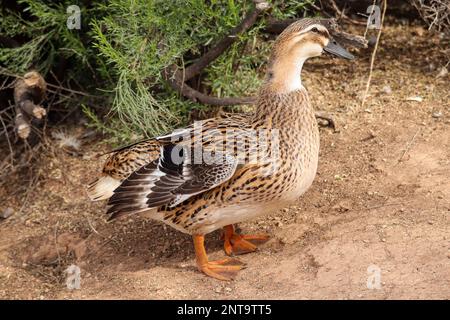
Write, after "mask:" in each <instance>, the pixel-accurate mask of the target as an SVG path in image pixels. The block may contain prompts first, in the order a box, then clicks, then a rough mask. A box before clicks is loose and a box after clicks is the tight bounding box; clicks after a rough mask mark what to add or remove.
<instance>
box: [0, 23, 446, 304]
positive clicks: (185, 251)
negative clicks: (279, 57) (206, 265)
mask: <svg viewBox="0 0 450 320" xmlns="http://www.w3.org/2000/svg"><path fill="white" fill-rule="evenodd" d="M358 32H359V33H362V30H358ZM441 42H442V41H441V40H440V38H439V35H430V34H428V33H427V32H426V31H424V30H423V29H422V28H420V27H407V26H395V25H391V26H389V27H387V28H386V31H385V33H384V34H383V37H382V42H381V47H380V48H379V50H380V51H379V53H378V56H377V59H376V65H375V70H374V74H373V83H372V86H371V89H370V97H369V98H368V100H367V103H366V105H365V106H364V107H361V101H360V94H361V91H362V89H363V83H364V81H365V79H366V78H367V75H368V74H367V70H368V65H369V55H370V51H371V50H370V49H368V50H362V51H360V52H358V53H356V55H357V56H358V57H359V58H358V60H356V61H354V62H348V61H340V60H337V59H330V58H329V57H322V58H320V59H316V60H314V61H311V62H310V63H308V65H307V66H305V71H304V75H303V79H304V83H305V86H306V87H307V88H308V90H309V92H310V95H311V97H312V100H313V101H314V103H315V105H316V106H320V108H321V109H325V110H327V111H329V112H331V113H333V114H334V115H335V118H336V120H337V122H338V126H339V128H338V129H339V132H336V133H334V132H332V131H331V130H330V129H322V130H321V153H320V165H319V173H318V175H317V178H316V180H315V182H314V184H313V186H312V188H311V189H310V190H309V191H308V192H307V193H306V194H305V195H304V196H303V197H302V198H301V199H300V200H299V202H298V203H297V204H296V205H295V206H292V207H290V208H286V209H284V210H281V211H280V212H277V213H274V214H272V215H270V216H267V217H263V218H261V219H259V220H257V221H253V222H246V223H242V224H241V225H240V228H241V229H242V230H243V231H245V232H264V231H266V232H268V233H270V234H271V236H272V239H271V240H270V241H269V242H267V243H266V244H264V245H263V246H261V247H260V250H259V252H256V253H253V254H248V255H244V256H241V260H243V261H244V262H246V263H247V265H248V268H247V269H245V270H243V271H242V272H241V273H240V274H239V275H238V277H237V279H236V280H235V281H233V282H229V283H224V282H219V281H216V280H214V279H211V278H207V277H205V276H203V275H202V274H200V273H199V272H197V271H196V268H195V261H194V254H193V249H192V244H191V239H190V237H188V236H186V235H183V234H181V233H179V232H177V231H174V230H172V229H170V228H166V227H165V226H163V225H161V224H159V223H156V222H152V221H146V220H144V219H143V218H140V217H130V218H128V219H125V220H122V221H117V222H115V223H111V224H107V223H105V216H104V215H103V212H104V206H105V204H104V203H90V202H89V201H88V200H87V198H86V194H85V191H84V186H85V185H86V183H88V182H89V181H90V180H91V179H92V178H93V177H94V176H95V175H96V174H97V171H98V169H99V168H100V165H101V161H99V160H95V159H94V158H93V156H94V155H96V154H97V153H98V151H99V149H103V150H107V148H106V147H104V146H103V145H100V144H98V145H89V146H88V145H86V146H84V147H83V153H84V155H83V156H82V157H73V156H70V155H68V154H66V153H64V152H62V151H61V150H59V151H58V152H56V153H51V152H49V153H47V154H44V155H43V162H42V163H43V164H42V165H41V166H40V168H39V170H38V171H39V172H38V176H39V181H38V183H37V184H36V185H35V187H34V188H33V189H32V190H30V191H29V192H28V193H27V194H26V196H24V195H23V193H20V192H17V190H18V188H19V186H21V185H22V186H23V185H24V184H26V183H28V182H24V181H22V180H21V179H22V178H21V177H19V176H17V177H13V178H12V180H11V181H10V182H9V183H8V184H7V185H5V186H3V187H1V188H0V208H6V207H12V208H14V209H15V211H16V213H15V214H14V215H13V216H11V217H10V218H8V219H6V220H4V221H3V222H0V298H7V299H17V298H19V299H79V298H81V299H125V298H136V299H157V298H162V299H179V298H193V299H201V298H203V299H219V298H224V299H235V298H245V299H258V298H262V299H266V298H267V299H269V298H275V299H283V298H287V299H311V298H317V299H332V298H337V299H355V298H361V299H367V298H375V299H397V298H406V299H412V298H421V299H432V298H444V299H448V298H450V250H449V249H450V104H449V76H448V75H446V76H443V77H439V78H438V77H436V76H437V74H438V73H439V70H440V68H441V67H442V66H444V65H445V63H446V59H445V55H444V53H443V51H442V49H441V48H442V47H440V46H442V44H441ZM447 46H448V44H447ZM416 96H420V97H422V99H423V101H422V102H418V101H407V98H408V97H416ZM68 130H69V129H68ZM70 130H72V131H76V130H82V129H81V128H74V129H70ZM219 238H220V234H219V233H218V232H217V233H214V234H211V235H209V236H208V238H207V250H208V251H209V253H210V255H211V257H212V258H220V257H222V256H223V255H224V253H223V251H222V249H221V241H220V240H219ZM72 263H73V264H76V265H77V266H79V267H80V268H81V289H79V290H73V291H70V290H68V289H67V288H66V285H65V281H64V279H65V274H64V270H65V269H66V268H67V267H68V266H69V265H70V264H72ZM371 265H374V266H376V267H378V268H380V270H381V287H380V288H379V289H368V288H367V278H368V275H369V274H368V271H367V269H368V267H369V266H371Z"/></svg>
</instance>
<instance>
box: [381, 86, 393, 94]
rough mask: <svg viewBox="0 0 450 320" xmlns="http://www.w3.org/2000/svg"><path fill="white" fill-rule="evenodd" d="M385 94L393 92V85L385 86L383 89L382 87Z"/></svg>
mask: <svg viewBox="0 0 450 320" xmlns="http://www.w3.org/2000/svg"><path fill="white" fill-rule="evenodd" d="M381 90H382V91H383V92H384V93H385V94H391V93H392V89H391V86H384V87H383V89H381Z"/></svg>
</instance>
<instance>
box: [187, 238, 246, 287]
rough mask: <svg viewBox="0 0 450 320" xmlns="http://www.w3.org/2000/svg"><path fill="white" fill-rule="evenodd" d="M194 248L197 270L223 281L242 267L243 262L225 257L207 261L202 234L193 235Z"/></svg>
mask: <svg viewBox="0 0 450 320" xmlns="http://www.w3.org/2000/svg"><path fill="white" fill-rule="evenodd" d="M194 249H195V257H196V259H197V267H198V270H199V271H201V272H203V273H204V274H206V275H208V276H210V277H213V278H216V279H219V280H225V281H227V280H231V279H233V278H234V277H235V276H236V275H237V272H238V271H239V270H241V269H243V268H244V265H243V263H242V262H240V261H239V260H237V259H231V258H226V259H222V260H216V261H208V256H207V255H206V250H205V237H204V236H203V235H194Z"/></svg>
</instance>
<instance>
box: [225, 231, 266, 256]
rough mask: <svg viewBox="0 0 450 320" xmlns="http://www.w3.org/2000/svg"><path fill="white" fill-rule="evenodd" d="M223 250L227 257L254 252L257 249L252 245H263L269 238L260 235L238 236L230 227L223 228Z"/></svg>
mask: <svg viewBox="0 0 450 320" xmlns="http://www.w3.org/2000/svg"><path fill="white" fill-rule="evenodd" d="M223 237H224V250H225V253H226V254H227V255H229V256H231V255H238V254H245V253H250V252H254V251H256V250H257V249H258V247H257V246H256V245H255V244H254V243H252V242H257V243H264V242H266V241H267V240H269V236H268V235H265V234H260V235H240V234H237V233H235V232H234V227H233V226H232V225H229V226H226V227H224V236H223Z"/></svg>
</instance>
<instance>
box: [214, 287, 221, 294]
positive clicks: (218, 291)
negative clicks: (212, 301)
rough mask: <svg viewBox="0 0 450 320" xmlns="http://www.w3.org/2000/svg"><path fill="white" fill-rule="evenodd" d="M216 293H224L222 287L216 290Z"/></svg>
mask: <svg viewBox="0 0 450 320" xmlns="http://www.w3.org/2000/svg"><path fill="white" fill-rule="evenodd" d="M214 292H215V293H222V287H217V288H216V289H215V290H214Z"/></svg>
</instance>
